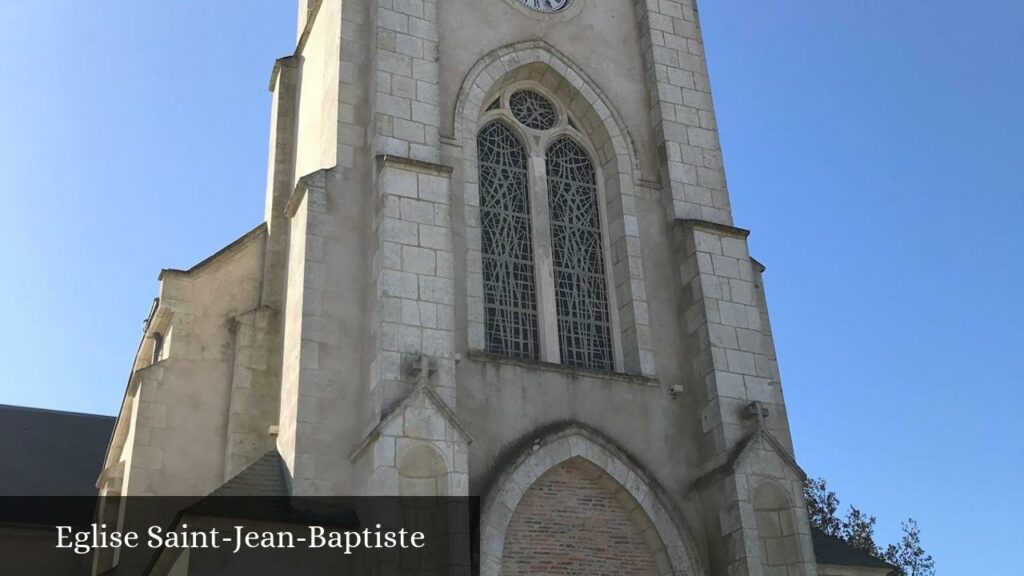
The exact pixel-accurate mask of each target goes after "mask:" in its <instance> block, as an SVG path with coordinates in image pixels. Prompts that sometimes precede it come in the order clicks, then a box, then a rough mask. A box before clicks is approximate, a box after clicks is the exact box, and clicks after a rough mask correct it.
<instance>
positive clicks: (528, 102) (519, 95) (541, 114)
mask: <svg viewBox="0 0 1024 576" xmlns="http://www.w3.org/2000/svg"><path fill="white" fill-rule="evenodd" d="M508 107H509V109H510V110H511V111H512V115H513V116H515V118H516V120H518V121H519V122H520V123H522V125H523V126H526V127H527V128H532V129H534V130H550V129H552V128H554V127H555V123H556V122H557V121H558V113H557V112H556V111H555V106H554V104H552V103H551V102H550V101H549V100H548V99H547V98H545V97H543V96H541V95H540V94H538V93H536V92H534V91H532V90H520V91H519V92H516V93H514V94H512V97H511V98H509V101H508Z"/></svg>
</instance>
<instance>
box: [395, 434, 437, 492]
mask: <svg viewBox="0 0 1024 576" xmlns="http://www.w3.org/2000/svg"><path fill="white" fill-rule="evenodd" d="M398 483H399V494H401V495H402V496H447V495H448V468H447V466H446V465H445V462H444V458H442V457H441V455H440V454H438V452H437V450H435V449H434V448H433V447H431V446H427V445H425V444H420V445H417V446H413V447H411V448H409V449H408V450H406V451H405V453H404V454H403V455H402V457H401V459H400V460H399V462H398Z"/></svg>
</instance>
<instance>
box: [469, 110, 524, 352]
mask: <svg viewBox="0 0 1024 576" xmlns="http://www.w3.org/2000/svg"><path fill="white" fill-rule="evenodd" d="M477 148H478V155H479V166H480V228H481V243H482V253H483V259H482V260H483V276H484V312H485V316H486V325H485V331H486V342H487V351H488V352H493V353H495V354H502V355H506V356H513V357H517V358H531V359H536V358H538V357H539V349H538V335H537V288H536V283H535V282H536V279H535V274H534V265H533V234H532V232H531V230H530V195H529V189H528V184H527V160H526V149H525V148H524V147H523V145H522V143H521V142H520V141H519V139H518V138H517V137H516V135H515V133H513V132H512V130H511V129H510V128H509V127H508V126H506V125H504V124H502V123H501V122H491V123H490V124H487V125H486V126H484V128H483V130H481V131H480V134H479V136H478V138H477Z"/></svg>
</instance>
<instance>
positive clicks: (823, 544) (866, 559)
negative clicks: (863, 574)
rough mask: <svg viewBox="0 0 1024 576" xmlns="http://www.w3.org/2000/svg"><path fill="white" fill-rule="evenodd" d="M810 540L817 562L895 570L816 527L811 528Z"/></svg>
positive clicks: (886, 563) (884, 562) (882, 561)
mask: <svg viewBox="0 0 1024 576" xmlns="http://www.w3.org/2000/svg"><path fill="white" fill-rule="evenodd" d="M811 541H813V542H814V558H815V560H817V561H818V564H831V565H833V566H865V567H869V568H888V569H890V570H895V567H893V566H891V565H890V564H889V563H888V562H886V561H884V560H880V559H878V558H875V557H874V556H872V555H871V554H868V553H867V552H864V551H863V550H858V549H857V548H854V547H853V546H850V545H849V544H847V543H846V542H843V541H842V540H840V539H839V538H836V537H835V536H829V535H828V534H825V533H824V532H822V531H821V530H818V529H817V528H811Z"/></svg>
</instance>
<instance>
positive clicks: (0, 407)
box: [0, 404, 117, 420]
mask: <svg viewBox="0 0 1024 576" xmlns="http://www.w3.org/2000/svg"><path fill="white" fill-rule="evenodd" d="M5 408H7V409H11V410H20V411H22V412H42V413H47V414H56V415H61V416H80V417H85V418H99V419H103V420H117V416H107V415H106V414H90V413H88V412H71V411H68V410H55V409H53V408H38V407H36V406H16V405H14V404H0V410H3V409H5Z"/></svg>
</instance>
